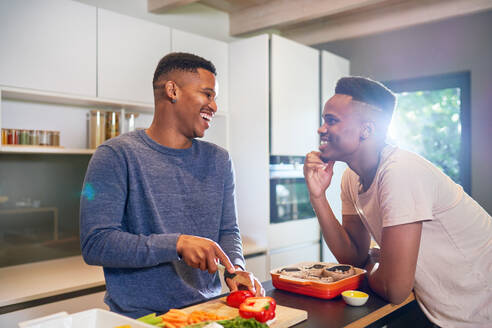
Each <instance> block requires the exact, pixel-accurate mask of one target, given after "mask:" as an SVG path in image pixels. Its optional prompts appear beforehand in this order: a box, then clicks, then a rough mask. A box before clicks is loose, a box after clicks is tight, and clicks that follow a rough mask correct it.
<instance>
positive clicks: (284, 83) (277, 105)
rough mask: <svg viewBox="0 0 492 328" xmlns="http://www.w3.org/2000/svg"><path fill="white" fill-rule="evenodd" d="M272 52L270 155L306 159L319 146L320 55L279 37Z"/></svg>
mask: <svg viewBox="0 0 492 328" xmlns="http://www.w3.org/2000/svg"><path fill="white" fill-rule="evenodd" d="M270 51H271V99H270V101H271V107H270V113H271V121H270V127H271V149H270V152H271V154H272V155H299V156H304V155H306V154H307V153H308V152H310V151H312V150H316V149H318V144H319V138H318V134H317V129H318V127H319V110H320V106H319V51H318V50H316V49H313V48H310V47H307V46H305V45H302V44H299V43H296V42H294V41H291V40H288V39H285V38H282V37H279V36H277V35H272V38H271V49H270Z"/></svg>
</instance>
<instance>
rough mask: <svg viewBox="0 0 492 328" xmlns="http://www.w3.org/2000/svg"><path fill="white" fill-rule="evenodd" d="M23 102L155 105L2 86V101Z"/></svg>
mask: <svg viewBox="0 0 492 328" xmlns="http://www.w3.org/2000/svg"><path fill="white" fill-rule="evenodd" d="M3 98H4V99H12V100H23V101H31V102H41V103H47V104H58V105H73V106H84V107H87V106H92V107H95V108H97V109H113V110H120V109H125V110H126V111H134V112H139V113H150V114H152V113H154V104H148V103H141V102H125V101H120V100H113V99H103V98H98V97H85V96H78V95H70V94H63V93H55V92H45V91H39V90H30V89H19V88H12V87H3V86H0V100H1V99H3ZM227 114H228V112H227V111H223V110H220V109H219V111H218V112H217V113H216V114H215V115H216V116H227Z"/></svg>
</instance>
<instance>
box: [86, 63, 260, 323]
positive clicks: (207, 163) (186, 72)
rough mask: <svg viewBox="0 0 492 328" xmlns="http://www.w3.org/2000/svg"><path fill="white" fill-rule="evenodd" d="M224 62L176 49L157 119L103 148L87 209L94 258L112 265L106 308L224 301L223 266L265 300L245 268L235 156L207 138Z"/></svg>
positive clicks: (160, 86) (132, 312)
mask: <svg viewBox="0 0 492 328" xmlns="http://www.w3.org/2000/svg"><path fill="white" fill-rule="evenodd" d="M215 74H216V72H215V67H214V65H213V64H212V63H211V62H209V61H207V60H205V59H203V58H201V57H198V56H195V55H192V54H187V53H172V54H169V55H167V56H165V57H164V58H162V59H161V61H160V62H159V64H158V66H157V68H156V71H155V73H154V79H153V87H154V99H155V112H154V119H153V122H152V124H151V126H150V127H149V128H148V129H147V130H139V131H135V132H130V133H126V134H124V135H121V136H119V137H116V138H113V139H110V140H108V141H107V142H105V143H104V144H103V145H101V146H100V147H99V148H98V149H97V150H96V152H95V153H94V155H93V157H92V159H91V161H90V163H89V167H88V169H87V173H86V177H85V181H84V187H83V193H82V197H81V203H80V235H81V238H80V239H81V248H82V254H83V257H84V260H85V261H86V262H87V263H88V264H91V265H100V266H103V267H104V275H105V279H106V288H107V292H106V297H105V302H106V303H107V304H108V305H109V307H110V308H111V310H112V311H115V312H118V313H121V314H124V315H127V316H130V317H134V318H137V317H140V316H143V315H146V314H148V313H152V312H157V313H163V312H166V311H167V310H168V309H170V308H180V307H183V306H186V305H188V304H190V303H195V302H199V301H203V300H205V299H207V298H210V297H213V296H217V295H218V294H219V293H220V290H221V285H220V280H219V277H218V274H217V273H216V272H217V263H218V262H219V261H220V262H221V263H222V264H223V265H224V266H225V267H226V270H227V271H228V272H229V273H230V274H232V273H235V275H236V276H235V277H234V278H233V279H231V278H228V279H226V282H227V284H228V286H229V288H230V289H231V290H237V289H238V287H239V286H240V285H243V286H246V287H247V288H249V289H250V290H251V291H253V292H254V293H255V294H256V295H258V296H259V295H262V294H264V290H263V288H262V287H261V284H260V283H259V282H258V280H257V279H256V278H255V277H254V276H253V275H252V274H251V273H249V272H246V271H244V267H245V262H244V258H243V255H242V246H241V237H240V235H239V228H238V224H237V217H236V207H235V199H234V172H233V167H232V162H231V158H230V156H229V154H228V153H227V151H226V150H224V149H222V148H220V147H218V146H216V145H214V144H211V143H208V142H205V141H199V140H197V139H196V138H200V137H203V135H204V133H205V130H206V129H208V127H209V125H210V122H211V120H212V118H213V116H214V114H215V112H216V111H217V105H216V103H215V97H216V91H215V90H216V82H215Z"/></svg>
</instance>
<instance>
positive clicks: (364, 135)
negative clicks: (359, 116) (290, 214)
mask: <svg viewBox="0 0 492 328" xmlns="http://www.w3.org/2000/svg"><path fill="white" fill-rule="evenodd" d="M375 129H376V126H375V124H374V122H373V121H365V122H363V123H362V131H361V133H360V140H366V139H369V137H371V136H374V133H375V131H376V130H375Z"/></svg>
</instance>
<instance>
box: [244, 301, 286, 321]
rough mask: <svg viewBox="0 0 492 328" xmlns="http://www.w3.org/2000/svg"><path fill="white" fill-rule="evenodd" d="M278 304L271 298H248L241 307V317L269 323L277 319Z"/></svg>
mask: <svg viewBox="0 0 492 328" xmlns="http://www.w3.org/2000/svg"><path fill="white" fill-rule="evenodd" d="M276 307H277V303H276V302H275V300H274V299H273V298H271V297H268V296H266V297H248V298H247V299H245V300H244V302H243V303H241V305H240V306H239V315H240V316H241V317H242V318H245V319H249V318H255V319H256V321H259V322H267V321H268V320H271V319H273V318H275V308H276Z"/></svg>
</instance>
